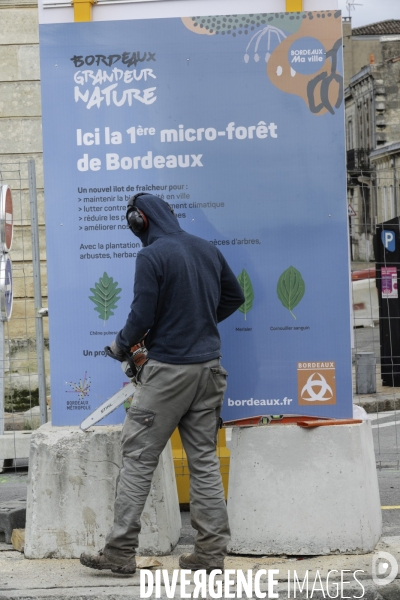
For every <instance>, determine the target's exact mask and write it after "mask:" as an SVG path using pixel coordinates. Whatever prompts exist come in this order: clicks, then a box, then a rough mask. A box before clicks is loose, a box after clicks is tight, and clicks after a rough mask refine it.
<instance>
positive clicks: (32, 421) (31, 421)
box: [24, 406, 51, 431]
mask: <svg viewBox="0 0 400 600" xmlns="http://www.w3.org/2000/svg"><path fill="white" fill-rule="evenodd" d="M47 421H48V422H49V423H51V408H47ZM39 427H40V406H34V407H33V408H29V409H28V410H26V411H25V412H24V428H25V429H30V430H31V431H33V430H35V429H39Z"/></svg>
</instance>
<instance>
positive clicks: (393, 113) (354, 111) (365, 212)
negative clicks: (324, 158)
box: [345, 21, 400, 261]
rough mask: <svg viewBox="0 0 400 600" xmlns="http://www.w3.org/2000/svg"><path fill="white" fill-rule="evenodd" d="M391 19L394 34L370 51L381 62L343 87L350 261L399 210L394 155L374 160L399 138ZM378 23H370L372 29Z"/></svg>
mask: <svg viewBox="0 0 400 600" xmlns="http://www.w3.org/2000/svg"><path fill="white" fill-rule="evenodd" d="M390 23H391V27H392V28H393V22H390ZM394 23H397V24H398V31H399V35H394V34H393V35H391V36H382V37H381V38H380V41H379V44H380V46H379V49H375V55H374V56H379V57H380V59H381V60H380V62H376V60H375V59H374V61H372V60H371V63H372V62H373V64H367V65H364V66H363V68H361V70H359V71H358V72H357V73H356V74H354V75H353V76H352V77H350V80H349V85H348V87H347V88H346V91H345V107H346V146H347V176H348V177H347V179H348V202H349V204H350V206H351V207H352V208H353V209H354V211H355V213H356V215H355V216H353V217H350V220H351V223H350V225H351V227H350V230H351V250H352V259H353V260H366V261H369V260H373V244H372V239H373V235H374V232H375V225H376V224H377V223H379V222H382V220H386V219H385V215H391V216H388V217H387V218H392V216H396V215H397V214H399V212H398V210H399V208H398V206H397V205H396V202H394V199H395V198H396V197H398V192H397V189H396V187H393V185H392V182H393V173H392V171H393V165H392V162H390V161H391V160H392V158H393V157H392V158H391V159H390V161H389V162H388V160H386V159H385V160H382V162H380V158H378V157H384V156H386V150H385V149H386V148H387V147H388V146H392V145H393V144H396V143H397V142H399V141H400V21H396V22H394ZM377 25H380V24H375V25H371V26H369V27H371V28H372V30H375V29H376V27H377ZM364 29H367V28H364ZM391 154H392V153H391ZM378 163H379V177H377V166H378ZM395 163H396V161H395ZM396 164H397V163H396ZM395 168H397V167H395ZM396 177H397V176H395V180H396ZM393 211H394V212H395V214H393Z"/></svg>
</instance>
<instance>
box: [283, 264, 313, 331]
mask: <svg viewBox="0 0 400 600" xmlns="http://www.w3.org/2000/svg"><path fill="white" fill-rule="evenodd" d="M276 291H277V294H278V298H279V300H280V301H281V302H282V304H283V306H284V307H285V308H287V309H288V311H289V312H290V314H291V315H292V317H293V318H294V319H295V318H296V316H295V315H294V314H293V313H292V309H293V308H294V307H295V306H297V305H298V303H299V302H300V300H301V299H302V298H303V296H304V292H305V291H306V286H305V283H304V280H303V278H302V276H301V273H300V271H298V270H297V269H295V268H294V267H289V268H288V269H286V271H284V272H283V273H282V275H281V276H280V277H279V280H278V285H277V288H276Z"/></svg>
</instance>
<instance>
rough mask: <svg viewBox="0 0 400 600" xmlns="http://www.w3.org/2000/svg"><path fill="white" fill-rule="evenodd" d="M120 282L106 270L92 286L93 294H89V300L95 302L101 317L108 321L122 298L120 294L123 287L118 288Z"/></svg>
mask: <svg viewBox="0 0 400 600" xmlns="http://www.w3.org/2000/svg"><path fill="white" fill-rule="evenodd" d="M117 286H118V282H117V281H114V280H113V278H112V277H109V276H108V275H107V273H106V272H104V274H103V277H100V279H99V281H98V282H97V283H95V286H94V288H90V291H91V292H92V294H93V296H89V300H91V301H92V302H94V304H95V305H96V308H95V309H94V310H97V312H98V313H99V319H103V321H107V319H109V318H110V317H111V316H112V315H113V314H114V312H113V310H114V309H116V308H117V302H118V300H119V299H120V296H118V294H119V292H120V291H121V288H117Z"/></svg>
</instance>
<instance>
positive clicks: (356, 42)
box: [343, 19, 383, 88]
mask: <svg viewBox="0 0 400 600" xmlns="http://www.w3.org/2000/svg"><path fill="white" fill-rule="evenodd" d="M371 54H373V56H374V61H375V64H376V63H380V62H382V59H383V58H382V45H381V43H380V41H379V38H376V39H368V38H366V37H363V36H352V32H351V21H348V20H347V19H345V20H344V21H343V59H344V87H345V88H346V87H347V86H348V85H349V83H350V79H351V77H353V75H355V74H356V73H358V72H359V71H361V69H362V68H363V67H365V66H367V65H369V64H370V56H371Z"/></svg>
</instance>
